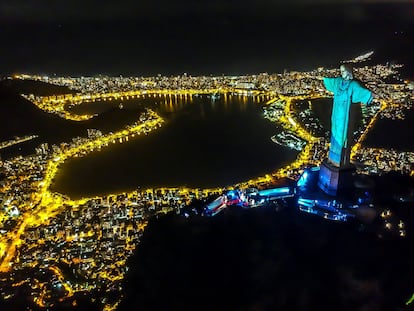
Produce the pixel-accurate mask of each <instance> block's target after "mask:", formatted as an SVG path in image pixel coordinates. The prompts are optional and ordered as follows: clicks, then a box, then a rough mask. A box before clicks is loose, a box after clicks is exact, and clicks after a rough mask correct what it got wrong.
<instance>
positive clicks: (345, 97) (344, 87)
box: [323, 77, 372, 167]
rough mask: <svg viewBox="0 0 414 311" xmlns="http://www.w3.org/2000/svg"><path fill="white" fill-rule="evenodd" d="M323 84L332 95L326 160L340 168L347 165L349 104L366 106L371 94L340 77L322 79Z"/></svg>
mask: <svg viewBox="0 0 414 311" xmlns="http://www.w3.org/2000/svg"><path fill="white" fill-rule="evenodd" d="M323 83H324V85H325V88H326V89H327V90H328V91H330V92H332V93H333V94H334V99H333V108H332V117H331V121H332V125H331V146H330V148H329V156H328V159H329V160H330V161H331V162H332V163H333V164H335V165H336V166H338V167H340V166H343V165H347V164H348V163H349V150H348V149H349V146H348V144H347V137H348V123H349V110H350V107H351V103H363V104H366V105H367V104H369V103H371V101H372V93H371V91H369V90H368V89H366V88H364V87H363V86H361V85H360V84H359V83H358V82H357V81H355V80H345V79H343V78H342V77H336V78H324V79H323Z"/></svg>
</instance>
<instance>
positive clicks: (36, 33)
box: [0, 0, 414, 75]
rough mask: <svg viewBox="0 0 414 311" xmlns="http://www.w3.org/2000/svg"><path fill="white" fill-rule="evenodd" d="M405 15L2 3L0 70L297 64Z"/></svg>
mask: <svg viewBox="0 0 414 311" xmlns="http://www.w3.org/2000/svg"><path fill="white" fill-rule="evenodd" d="M413 20H414V5H413V4H412V1H368V0H367V1H347V0H342V1H327V0H325V1H322V0H318V1H311V0H295V1H270V0H259V1H253V0H242V1H231V0H224V1H222V0H213V1H207V0H201V1H184V0H180V1H177V0H176V1H167V0H158V1H152V0H144V1H133V0H126V1H116V2H113V1H98V0H92V1H82V0H75V1H70V2H69V1H23V0H18V1H2V2H1V3H0V37H1V38H2V49H1V50H0V57H1V59H2V67H1V71H0V75H7V74H12V73H16V72H19V73H20V72H25V73H46V74H51V73H56V74H72V75H73V74H76V75H96V74H112V75H119V74H124V75H154V74H158V73H161V74H166V75H168V74H181V73H183V72H188V73H190V74H194V75H197V74H245V73H247V74H251V73H257V72H263V71H267V72H280V71H281V70H283V69H295V70H307V69H313V68H315V66H318V65H328V64H331V63H332V64H333V63H335V62H337V61H338V57H351V58H352V57H354V56H356V55H359V54H358V52H365V51H366V50H369V49H373V48H380V47H382V46H384V45H386V43H385V41H384V40H385V38H386V37H387V36H390V35H392V34H395V32H397V33H398V34H400V32H401V31H402V32H403V35H406V34H404V32H407V31H409V30H410V28H414V27H412V26H413ZM355 53H357V54H356V55H355Z"/></svg>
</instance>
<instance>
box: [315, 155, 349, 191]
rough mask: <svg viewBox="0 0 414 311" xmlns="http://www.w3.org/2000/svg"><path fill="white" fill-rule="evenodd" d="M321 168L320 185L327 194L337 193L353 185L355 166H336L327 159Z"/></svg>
mask: <svg viewBox="0 0 414 311" xmlns="http://www.w3.org/2000/svg"><path fill="white" fill-rule="evenodd" d="M320 168H321V170H320V172H319V179H318V186H319V188H320V189H321V190H322V191H324V192H325V193H326V194H329V195H337V194H338V191H340V190H343V189H346V188H350V187H352V185H353V181H352V180H353V174H354V173H355V171H356V170H355V167H354V166H352V165H349V166H346V167H336V166H334V165H332V164H331V163H329V162H328V161H327V160H325V161H324V162H323V163H322V164H321V166H320Z"/></svg>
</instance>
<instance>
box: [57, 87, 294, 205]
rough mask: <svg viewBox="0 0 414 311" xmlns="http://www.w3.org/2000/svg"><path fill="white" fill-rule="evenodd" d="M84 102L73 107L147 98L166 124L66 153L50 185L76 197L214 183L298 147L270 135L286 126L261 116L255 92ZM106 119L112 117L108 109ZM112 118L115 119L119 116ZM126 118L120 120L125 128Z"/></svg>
mask: <svg viewBox="0 0 414 311" xmlns="http://www.w3.org/2000/svg"><path fill="white" fill-rule="evenodd" d="M118 105H119V103H103V105H102V103H96V104H90V103H89V104H84V105H83V106H79V107H77V108H76V110H74V111H73V112H76V113H85V112H89V113H91V112H98V111H97V110H96V109H99V110H101V111H99V112H101V113H102V112H104V111H103V110H105V108H103V107H106V109H108V110H109V111H114V112H116V110H113V109H117V110H122V111H125V110H129V113H130V114H133V113H134V110H137V111H139V110H142V108H143V107H148V106H150V107H151V108H152V109H154V110H155V111H157V113H159V114H160V115H162V116H163V118H165V121H166V122H165V123H164V125H163V126H162V127H161V128H160V129H158V130H156V131H154V132H152V133H150V134H149V135H148V136H145V137H136V138H133V139H130V140H129V141H128V142H127V143H122V144H116V145H112V146H110V147H108V148H106V149H102V151H100V152H94V153H91V154H89V155H87V156H85V157H83V158H74V159H69V160H68V161H66V162H65V163H64V164H63V165H62V167H61V169H60V170H59V172H58V173H57V175H56V178H55V181H54V183H53V185H52V188H51V190H52V191H58V192H60V193H63V194H66V195H69V196H70V197H72V198H79V197H86V196H93V195H99V194H107V193H118V192H122V191H131V190H134V189H137V188H139V187H141V188H149V187H177V186H188V187H200V188H205V187H216V186H227V185H231V184H234V183H237V182H242V181H246V180H248V179H250V178H254V177H257V176H260V175H263V174H266V173H270V172H272V171H274V170H276V169H277V168H280V167H282V166H285V165H287V164H289V163H290V162H292V161H293V160H294V159H295V158H296V156H297V154H298V152H297V151H294V150H291V149H289V148H286V147H282V146H279V145H277V144H275V143H273V142H272V141H271V139H270V137H271V136H272V135H274V134H276V133H277V132H279V131H280V130H281V129H280V128H279V127H278V126H277V125H275V124H273V123H272V122H270V121H268V120H266V119H264V118H263V113H262V111H263V110H262V107H263V102H262V103H261V102H260V100H259V99H258V98H254V97H242V96H235V95H234V96H232V95H229V96H226V97H225V96H223V95H221V96H220V97H219V98H217V99H213V98H211V97H210V96H207V95H199V96H193V98H192V99H190V98H189V97H188V98H184V97H172V98H170V97H160V98H153V99H152V100H141V101H138V100H136V101H128V102H124V103H123V109H119V108H114V107H118ZM107 119H108V121H107V122H111V118H110V114H108V113H107ZM113 122H117V121H116V120H114V121H113ZM122 127H123V125H121V124H120V128H122Z"/></svg>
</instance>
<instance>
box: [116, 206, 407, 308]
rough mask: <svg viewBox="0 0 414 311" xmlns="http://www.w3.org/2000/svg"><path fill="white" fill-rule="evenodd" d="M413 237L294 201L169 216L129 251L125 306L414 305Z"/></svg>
mask: <svg viewBox="0 0 414 311" xmlns="http://www.w3.org/2000/svg"><path fill="white" fill-rule="evenodd" d="M410 244H411V241H410V240H408V239H404V240H390V239H388V240H384V239H379V238H378V237H377V234H375V232H374V231H372V230H367V227H362V226H361V225H359V224H356V223H337V222H331V221H326V220H324V219H322V218H319V217H314V216H313V215H307V214H300V213H299V212H297V211H296V209H293V208H286V209H284V210H282V211H276V210H275V209H272V208H269V207H260V208H255V209H242V208H239V207H231V208H228V209H226V210H225V211H224V212H223V213H221V214H219V215H217V216H216V217H213V218H208V217H204V218H203V217H199V216H194V217H190V218H184V217H182V216H176V215H168V216H166V217H161V218H159V219H157V220H154V221H152V222H150V224H149V225H148V227H147V230H146V232H145V234H144V238H143V241H142V243H141V244H140V246H139V247H138V249H137V252H136V254H135V255H134V256H133V257H132V258H131V259H130V262H129V264H128V266H129V267H130V272H129V274H128V276H127V279H126V298H125V300H124V301H123V302H122V304H121V306H120V310H411V309H412V306H411V304H410V305H406V302H407V301H408V300H409V298H410V297H411V294H412V293H413V291H414V269H413V268H414V254H413V253H412V252H411V251H410ZM410 308H411V309H410Z"/></svg>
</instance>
